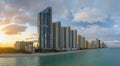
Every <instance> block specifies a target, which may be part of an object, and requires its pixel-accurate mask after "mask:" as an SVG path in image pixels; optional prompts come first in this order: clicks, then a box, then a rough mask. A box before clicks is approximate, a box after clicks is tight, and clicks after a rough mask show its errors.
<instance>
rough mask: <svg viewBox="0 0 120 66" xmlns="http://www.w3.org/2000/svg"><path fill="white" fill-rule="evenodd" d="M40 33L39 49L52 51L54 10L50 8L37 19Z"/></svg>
mask: <svg viewBox="0 0 120 66" xmlns="http://www.w3.org/2000/svg"><path fill="white" fill-rule="evenodd" d="M37 21H38V33H39V39H38V43H39V49H41V50H51V49H52V48H53V45H52V8H51V7H48V8H46V9H44V10H43V11H41V12H40V13H39V14H38V17H37Z"/></svg>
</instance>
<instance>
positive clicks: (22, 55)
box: [0, 49, 92, 58]
mask: <svg viewBox="0 0 120 66" xmlns="http://www.w3.org/2000/svg"><path fill="white" fill-rule="evenodd" d="M88 50H92V49H86V50H75V51H65V52H53V53H33V54H22V53H21V54H20V53H19V54H0V58H3V57H4V58H8V57H30V56H50V55H60V54H70V53H77V52H83V51H88Z"/></svg>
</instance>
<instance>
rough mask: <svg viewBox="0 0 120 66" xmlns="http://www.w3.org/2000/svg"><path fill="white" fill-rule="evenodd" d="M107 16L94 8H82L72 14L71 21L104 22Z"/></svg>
mask: <svg viewBox="0 0 120 66" xmlns="http://www.w3.org/2000/svg"><path fill="white" fill-rule="evenodd" d="M106 18H107V16H106V15H103V14H102V13H101V12H100V11H98V10H97V9H95V8H84V9H82V10H80V11H78V12H77V13H75V14H74V18H73V21H75V22H81V21H82V22H87V23H94V22H105V21H106Z"/></svg>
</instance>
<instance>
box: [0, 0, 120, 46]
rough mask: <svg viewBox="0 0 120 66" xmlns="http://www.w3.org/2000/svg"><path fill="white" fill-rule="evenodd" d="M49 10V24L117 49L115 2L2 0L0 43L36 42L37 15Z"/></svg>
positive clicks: (117, 32)
mask: <svg viewBox="0 0 120 66" xmlns="http://www.w3.org/2000/svg"><path fill="white" fill-rule="evenodd" d="M48 1H49V2H48ZM65 2H67V3H65ZM101 3H102V4H103V5H101ZM21 4H22V5H21ZM48 6H50V7H52V8H53V12H52V13H53V16H52V17H53V20H52V21H61V24H62V25H63V26H71V27H72V29H77V31H78V32H77V33H78V34H80V35H82V36H85V37H86V39H88V40H93V39H95V38H99V39H100V40H103V41H105V43H107V45H108V46H112V47H113V46H120V45H119V43H120V41H119V40H120V39H119V36H120V31H119V26H120V23H119V21H120V20H119V17H120V13H119V11H120V8H119V7H118V6H119V2H118V1H117V0H114V1H112V0H105V1H104V0H97V1H96V0H92V1H88V0H76V1H70V0H66V1H64V0H61V1H56V0H35V1H33V0H29V1H28V0H20V1H19V0H12V1H11V0H6V1H5V0H1V1H0V9H1V11H0V37H2V39H0V43H14V42H15V41H17V40H33V39H35V40H36V38H38V35H37V14H38V13H39V12H40V11H42V10H43V9H45V8H46V7H48ZM104 6H106V7H104Z"/></svg>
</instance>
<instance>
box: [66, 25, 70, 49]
mask: <svg viewBox="0 0 120 66" xmlns="http://www.w3.org/2000/svg"><path fill="white" fill-rule="evenodd" d="M66 50H70V27H66Z"/></svg>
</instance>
